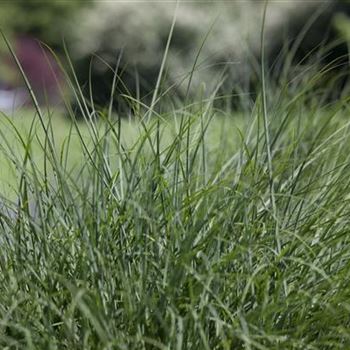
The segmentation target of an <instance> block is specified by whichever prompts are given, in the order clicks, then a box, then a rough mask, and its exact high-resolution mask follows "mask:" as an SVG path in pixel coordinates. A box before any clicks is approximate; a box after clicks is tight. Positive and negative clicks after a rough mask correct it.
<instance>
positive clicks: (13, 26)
mask: <svg viewBox="0 0 350 350" xmlns="http://www.w3.org/2000/svg"><path fill="white" fill-rule="evenodd" d="M86 4H87V2H86V1H84V0H69V1H62V0H48V1H37V0H23V1H17V0H13V1H5V2H2V3H1V9H0V27H1V29H2V30H3V31H4V33H5V34H6V35H7V36H9V37H10V38H11V37H14V36H16V35H28V36H32V37H34V38H36V39H39V40H42V41H44V42H45V43H47V44H49V45H51V46H52V47H54V48H58V49H59V48H60V47H62V42H63V38H64V37H65V36H66V34H67V33H66V32H65V29H66V27H67V23H68V22H70V21H72V20H73V18H74V16H75V15H76V14H77V11H79V10H80V9H81V8H82V7H83V6H84V5H86ZM90 4H91V2H90ZM77 25H78V24H77ZM2 46H3V45H2Z"/></svg>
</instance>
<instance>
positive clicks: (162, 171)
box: [0, 67, 350, 350]
mask: <svg viewBox="0 0 350 350" xmlns="http://www.w3.org/2000/svg"><path fill="white" fill-rule="evenodd" d="M295 69H296V70H295V72H298V71H300V70H302V72H301V73H300V75H297V74H295V75H294V76H293V74H291V76H293V80H291V79H290V77H289V76H288V77H286V79H285V80H283V81H282V82H283V84H284V85H282V86H279V90H278V92H277V90H275V91H274V94H272V93H271V91H270V90H269V77H268V74H267V73H266V72H265V71H264V67H263V69H262V78H263V81H264V83H263V85H262V89H261V90H260V92H259V93H258V97H257V99H256V101H255V102H254V104H253V106H252V108H251V109H250V110H245V111H244V112H242V113H234V112H232V111H222V110H217V109H216V108H215V104H214V101H215V98H216V95H215V92H214V93H213V94H212V96H209V97H208V98H205V99H204V98H203V99H198V100H197V101H193V103H190V100H189V99H188V101H187V103H186V104H184V105H182V106H180V107H176V106H175V107H174V105H171V104H170V103H166V104H162V103H163V102H162V99H159V98H158V97H159V96H160V95H161V94H160V89H161V84H160V82H159V85H158V87H157V92H156V93H155V95H154V98H153V100H152V105H151V108H147V106H145V105H142V104H141V103H140V102H139V101H137V100H135V99H132V98H131V97H130V96H129V97H125V98H128V99H129V100H130V101H131V102H130V103H131V104H132V107H133V108H134V119H133V120H132V121H126V120H121V118H118V117H117V116H113V109H112V105H111V106H109V108H107V109H106V111H105V112H99V111H97V110H95V109H94V105H93V103H87V102H86V101H85V100H84V99H83V96H82V95H81V91H80V89H79V86H78V85H75V83H76V81H74V78H73V81H72V82H71V84H72V86H75V92H76V99H77V101H78V103H77V104H78V106H80V109H81V114H82V115H83V116H84V117H85V121H84V122H78V121H76V119H75V118H74V117H75V116H74V113H73V112H72V111H71V110H70V109H69V108H68V110H69V111H70V113H71V117H72V123H71V126H70V128H69V131H68V133H67V136H66V138H65V139H64V141H63V142H61V143H58V142H57V139H56V138H57V136H56V130H55V127H53V125H54V122H53V119H54V116H53V115H52V113H51V112H50V111H42V110H41V109H40V106H38V105H36V112H35V116H34V118H33V120H32V124H31V126H30V128H29V129H28V130H27V133H26V134H24V133H21V132H20V131H19V130H18V127H17V126H16V123H15V122H14V121H12V120H10V119H7V123H8V128H10V130H12V133H13V134H14V135H15V136H13V137H12V138H11V139H10V136H9V135H10V132H2V135H1V137H2V142H1V148H0V149H1V152H2V154H3V155H4V157H6V159H7V160H8V161H9V163H10V164H12V166H13V167H14V169H15V174H16V175H17V177H18V178H17V181H16V186H15V187H14V190H15V192H16V197H17V198H16V200H15V201H14V202H10V201H9V200H8V199H6V198H5V199H4V203H3V205H2V207H1V209H0V210H1V215H0V232H1V235H0V246H1V250H0V270H1V274H0V346H1V347H2V348H4V349H63V348H67V349H179V350H180V349H336V348H339V349H344V348H347V347H349V346H350V332H349V327H350V318H349V309H350V304H349V294H350V288H349V283H348V281H349V278H350V269H349V267H350V266H349V248H350V238H349V237H350V236H349V227H350V226H349V211H350V197H349V186H350V180H349V179H350V168H349V164H350V162H349V161H350V159H349V157H350V156H349V155H350V146H349V143H348V139H349V136H350V135H349V133H350V129H349V127H350V124H349V121H348V120H347V114H348V112H349V109H348V105H347V102H348V101H347V99H346V98H344V99H342V100H339V101H337V102H336V103H332V104H329V105H327V104H324V105H323V107H320V106H319V105H318V104H317V103H315V99H314V98H313V96H318V98H320V96H326V97H327V96H328V95H326V92H324V91H323V90H317V83H318V82H319V81H320V79H323V77H324V74H326V73H327V69H328V68H327V67H326V69H325V70H321V71H318V70H317V69H315V72H312V69H306V68H305V69H303V68H302V67H296V68H295ZM290 72H293V68H290ZM306 76H308V79H306ZM116 79H117V77H116ZM297 82H298V84H297ZM27 84H28V87H29V88H30V84H29V82H27ZM327 91H328V90H327ZM112 95H113V94H112ZM32 97H33V101H34V103H35V96H34V95H33V96H32ZM112 97H113V96H112ZM112 97H111V101H112V100H113V98H112ZM194 102H195V103H194ZM316 102H317V101H316ZM35 104H36V103H35ZM96 115H99V119H98V120H97V121H96V118H95V116H96ZM1 118H5V116H1ZM130 125H131V127H132V128H134V129H135V130H136V131H134V132H130ZM130 135H131V136H130ZM14 139H16V145H17V146H16V147H14V146H13V142H14V141H13V140H14ZM18 148H19V151H18ZM33 149H35V150H36V151H35V152H38V153H40V152H39V150H41V153H40V154H41V155H42V156H41V158H40V159H38V158H37V154H36V153H35V152H34V151H33ZM77 150H79V151H78V152H79V153H80V155H79V157H78V158H75V162H74V163H72V161H71V158H70V153H75V152H77ZM5 208H6V210H5Z"/></svg>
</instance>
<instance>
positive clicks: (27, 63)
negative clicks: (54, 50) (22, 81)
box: [16, 36, 62, 103]
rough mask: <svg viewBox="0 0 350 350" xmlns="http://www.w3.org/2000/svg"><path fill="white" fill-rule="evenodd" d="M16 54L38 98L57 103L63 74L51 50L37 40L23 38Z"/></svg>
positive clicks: (19, 41) (19, 39) (20, 39)
mask: <svg viewBox="0 0 350 350" xmlns="http://www.w3.org/2000/svg"><path fill="white" fill-rule="evenodd" d="M16 54H17V57H18V60H19V61H20V63H21V65H22V68H23V70H24V72H25V74H26V76H27V78H28V80H29V82H30V84H31V86H32V88H33V90H34V93H35V94H36V95H37V98H38V99H39V100H41V101H43V102H44V101H46V100H48V102H50V103H55V102H57V101H58V97H59V90H60V89H59V86H60V84H61V83H62V72H61V71H60V69H59V67H58V64H57V62H56V61H55V59H54V57H53V56H52V54H51V53H50V52H49V50H47V49H45V48H44V47H43V46H41V45H40V43H39V42H38V41H37V40H35V39H33V38H30V37H24V36H23V37H19V38H18V39H17V45H16Z"/></svg>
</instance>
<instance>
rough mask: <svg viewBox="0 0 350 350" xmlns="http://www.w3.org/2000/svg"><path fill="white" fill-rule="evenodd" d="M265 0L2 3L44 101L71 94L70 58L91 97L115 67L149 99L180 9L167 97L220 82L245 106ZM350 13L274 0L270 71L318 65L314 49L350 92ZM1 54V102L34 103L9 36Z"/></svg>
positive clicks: (255, 72)
mask: <svg viewBox="0 0 350 350" xmlns="http://www.w3.org/2000/svg"><path fill="white" fill-rule="evenodd" d="M263 6H264V2H263V1H256V0H245V1H205V2H203V1H192V2H182V1H180V2H179V3H178V4H177V3H176V2H168V1H142V2H139V1H126V2H125V1H98V0H95V1H75V0H69V1H60V0H57V1H56V0H51V1H46V2H42V1H39V2H38V1H36V0H26V1H8V2H2V3H1V8H0V23H1V28H2V30H3V33H4V34H5V35H6V37H7V38H8V40H9V41H10V43H11V44H12V46H13V48H14V51H15V52H16V55H17V57H18V59H19V61H20V62H21V64H22V66H23V69H24V71H25V73H26V75H27V77H28V79H29V81H30V83H31V85H32V88H33V90H34V92H35V94H36V95H37V97H38V99H39V101H40V102H41V103H47V102H48V103H50V104H52V105H56V106H59V105H60V104H61V100H62V94H66V95H67V94H68V95H69V92H68V91H69V88H68V87H67V85H68V84H67V77H66V76H65V74H68V73H69V74H70V75H71V73H72V71H71V70H70V68H68V66H69V65H68V61H69V60H71V61H72V64H73V66H74V74H76V75H77V77H78V79H79V84H80V85H81V86H82V88H83V91H85V93H86V94H87V95H88V94H89V87H88V85H89V81H90V82H92V84H91V85H92V91H93V97H94V100H95V102H96V104H97V105H100V106H103V105H105V104H106V103H107V101H108V99H109V97H110V90H111V85H112V80H113V71H114V68H115V67H117V70H118V78H119V79H118V81H117V91H118V92H119V95H122V94H128V95H132V96H134V97H136V98H138V99H144V100H145V101H147V96H150V94H151V93H152V91H153V90H154V87H155V84H156V81H157V77H158V73H159V69H160V66H161V62H162V59H163V56H164V51H165V47H166V43H167V40H168V36H169V32H170V29H171V24H172V21H173V19H174V15H175V14H176V24H175V28H174V32H173V35H172V40H171V45H170V49H169V52H168V55H167V60H166V69H165V73H164V76H163V84H164V85H163V86H164V90H165V91H166V88H170V89H169V91H170V92H169V93H168V95H169V96H170V97H171V98H174V96H177V98H180V99H181V98H183V97H184V96H186V95H188V94H191V95H198V94H210V93H212V91H214V90H215V89H218V90H220V91H221V92H222V95H227V96H231V97H232V96H239V98H238V100H239V101H238V102H237V101H235V103H236V105H237V104H239V105H240V106H241V105H244V104H248V105H249V101H250V100H253V99H254V85H255V84H256V82H258V81H259V74H260V73H259V62H260V46H261V45H260V34H261V22H262V11H263ZM349 13H350V2H348V1H344V0H329V1H298V0H296V1H295V0H294V1H279V2H275V1H271V2H270V4H269V5H268V13H267V20H266V54H267V63H268V67H269V68H270V75H271V77H272V78H275V80H276V81H277V80H278V79H279V77H280V76H281V74H282V72H284V73H286V71H288V69H286V65H287V66H288V64H289V65H303V66H305V65H307V64H310V65H312V62H313V58H314V57H316V58H314V60H317V62H318V64H321V65H324V66H325V65H327V64H330V63H331V62H333V63H335V64H334V66H337V70H336V72H337V73H336V74H338V75H339V78H337V79H335V80H336V82H335V83H334V84H335V85H336V86H337V87H338V88H339V89H337V88H336V89H332V90H333V91H337V90H338V91H340V90H341V91H344V89H343V88H344V86H345V85H346V73H345V72H346V69H347V68H348V62H349V60H348V57H347V56H348V43H349V40H350V17H349ZM287 58H288V59H287ZM0 59H1V65H0V109H1V110H2V111H7V112H9V111H13V110H15V109H16V108H19V107H21V106H23V105H28V104H30V102H29V97H28V93H27V92H26V88H25V87H24V84H23V79H22V78H21V76H20V74H19V72H18V68H17V67H16V65H15V64H14V61H13V58H12V57H11V55H10V53H9V50H8V48H7V46H6V44H5V42H4V40H1V44H0ZM289 61H290V62H289ZM286 62H287V64H286ZM287 68H288V67H287ZM341 71H343V72H344V73H343V74H339V72H341ZM67 72H68V73H67ZM286 74H288V73H286ZM292 74H295V72H293V73H292ZM332 74H334V73H332ZM189 80H191V85H190V88H188V82H189ZM325 81H329V79H328V78H327V80H325ZM335 96H336V93H335ZM236 100H237V99H236ZM122 104H123V101H122V99H120V101H119V105H122Z"/></svg>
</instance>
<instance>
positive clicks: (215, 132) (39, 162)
mask: <svg viewBox="0 0 350 350" xmlns="http://www.w3.org/2000/svg"><path fill="white" fill-rule="evenodd" d="M49 115H50V117H49ZM233 121H234V122H233ZM45 123H47V125H49V124H50V123H51V124H52V131H53V133H54V135H53V139H54V144H55V149H56V152H57V156H58V158H63V159H64V162H65V164H66V165H67V168H68V169H72V170H73V171H74V168H77V169H81V164H82V162H84V161H86V158H84V156H83V153H84V151H83V148H84V147H83V145H82V142H81V139H80V136H79V133H80V135H81V136H82V138H83V140H84V142H85V143H86V145H87V146H88V147H89V149H91V148H92V147H93V142H92V140H91V137H92V136H91V129H92V128H91V127H89V126H88V125H87V123H86V122H84V121H79V122H77V126H76V127H75V126H74V124H73V123H72V121H70V120H69V119H68V118H67V117H65V116H64V115H63V113H62V112H60V111H54V112H52V113H50V114H49V113H46V115H45ZM114 123H115V124H116V123H117V121H114ZM152 125H153V126H152ZM95 126H96V129H97V130H99V132H100V136H101V138H102V137H103V136H102V135H103V128H104V127H105V123H104V122H102V121H99V122H97V123H96V125H95ZM178 127H179V120H176V118H169V119H164V120H163V121H162V122H161V139H162V148H163V149H164V148H166V147H167V145H169V144H171V143H172V141H173V140H174V137H175V134H176V130H178ZM199 127H200V126H198V125H194V126H193V131H191V142H194V141H195V137H196V135H197V136H198V134H199V133H200V131H199ZM242 127H244V125H243V118H242V117H241V116H238V115H237V116H235V117H234V118H233V117H232V115H231V116H230V117H229V118H228V117H227V116H214V118H213V120H211V122H210V124H209V127H208V129H207V132H206V147H207V150H209V151H212V152H218V154H221V155H222V156H223V157H226V156H229V153H230V152H231V151H232V152H233V151H234V149H237V146H238V144H239V143H240V136H239V132H238V130H239V129H241V128H242ZM77 128H78V130H77ZM147 128H149V129H148V130H149V131H150V136H151V138H153V137H154V134H155V121H153V122H152V121H149V122H148V123H147ZM49 129H50V128H49ZM121 130H122V132H121V134H122V142H123V143H124V144H125V145H126V146H127V148H128V150H129V151H130V152H132V151H133V149H134V148H136V144H137V143H138V142H140V140H141V139H142V137H141V138H140V135H142V134H143V135H144V134H145V129H144V127H143V126H142V123H140V122H138V121H137V120H135V119H126V118H125V119H122V122H121ZM78 131H79V133H78ZM0 137H1V139H2V142H1V143H0V162H1V165H2V166H1V167H0V195H1V196H4V197H7V198H14V197H15V196H16V193H17V192H18V191H17V188H18V185H19V180H20V174H21V169H20V167H21V164H23V161H24V157H25V154H26V152H25V149H26V147H28V145H30V146H29V147H30V155H31V159H32V160H33V162H34V163H35V164H36V166H38V168H39V169H40V171H42V170H43V168H44V159H45V151H44V148H45V132H44V130H43V128H42V126H41V123H40V120H39V117H38V116H37V114H36V113H35V111H33V110H31V109H22V110H19V111H18V112H16V113H15V115H13V116H8V115H6V114H4V113H1V114H0ZM184 142H185V141H184ZM134 145H135V147H134ZM113 152H117V151H116V149H115V148H114V150H113V149H111V152H110V153H111V154H110V157H111V159H112V160H113ZM84 159H85V160H84ZM62 162H63V161H62ZM27 167H28V165H27Z"/></svg>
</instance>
